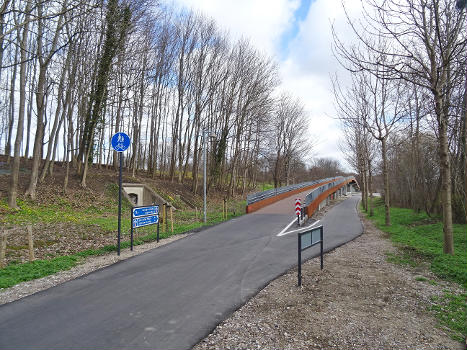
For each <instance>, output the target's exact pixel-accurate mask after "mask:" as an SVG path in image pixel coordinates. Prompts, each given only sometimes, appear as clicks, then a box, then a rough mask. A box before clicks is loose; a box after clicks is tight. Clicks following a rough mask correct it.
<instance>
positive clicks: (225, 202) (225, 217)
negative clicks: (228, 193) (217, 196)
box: [224, 198, 227, 220]
mask: <svg viewBox="0 0 467 350" xmlns="http://www.w3.org/2000/svg"><path fill="white" fill-rule="evenodd" d="M224 219H225V220H227V199H225V198H224Z"/></svg>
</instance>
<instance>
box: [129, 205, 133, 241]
mask: <svg viewBox="0 0 467 350" xmlns="http://www.w3.org/2000/svg"><path fill="white" fill-rule="evenodd" d="M130 226H131V229H130V232H131V233H130V250H133V209H131V221H130Z"/></svg>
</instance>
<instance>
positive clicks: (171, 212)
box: [170, 206, 174, 234]
mask: <svg viewBox="0 0 467 350" xmlns="http://www.w3.org/2000/svg"><path fill="white" fill-rule="evenodd" d="M170 228H171V231H172V234H173V233H174V217H173V211H172V206H170Z"/></svg>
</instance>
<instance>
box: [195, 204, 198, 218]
mask: <svg viewBox="0 0 467 350" xmlns="http://www.w3.org/2000/svg"><path fill="white" fill-rule="evenodd" d="M195 218H196V221H198V207H195Z"/></svg>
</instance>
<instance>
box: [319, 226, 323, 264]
mask: <svg viewBox="0 0 467 350" xmlns="http://www.w3.org/2000/svg"><path fill="white" fill-rule="evenodd" d="M323 231H324V228H323V226H321V229H320V230H319V239H320V241H321V242H320V250H321V251H320V254H321V270H322V269H323V266H324V264H323V245H324V242H323Z"/></svg>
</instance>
